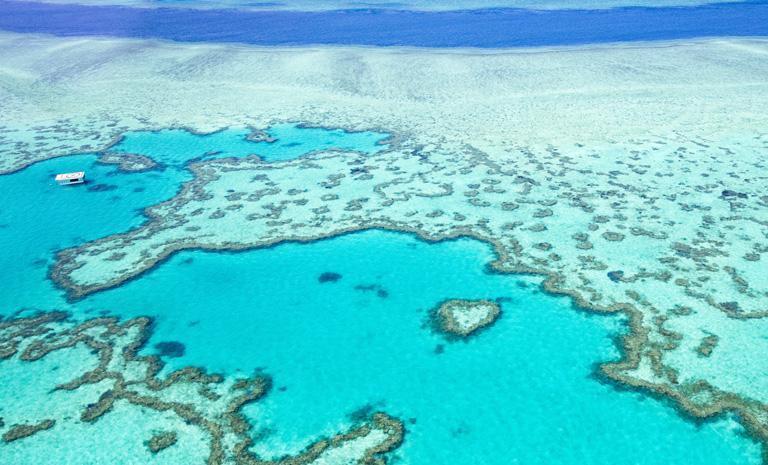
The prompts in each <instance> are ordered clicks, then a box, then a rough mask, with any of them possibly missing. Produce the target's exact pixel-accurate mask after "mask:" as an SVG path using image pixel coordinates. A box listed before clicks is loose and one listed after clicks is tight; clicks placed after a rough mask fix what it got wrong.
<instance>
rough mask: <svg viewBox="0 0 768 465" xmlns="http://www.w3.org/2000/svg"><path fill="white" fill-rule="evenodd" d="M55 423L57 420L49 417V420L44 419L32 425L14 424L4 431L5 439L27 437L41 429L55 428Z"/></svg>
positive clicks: (15, 439)
mask: <svg viewBox="0 0 768 465" xmlns="http://www.w3.org/2000/svg"><path fill="white" fill-rule="evenodd" d="M54 424H56V422H55V421H54V420H50V419H49V420H42V421H40V422H38V423H34V424H31V425H13V426H11V428H10V429H9V430H8V431H6V432H5V433H3V441H5V442H13V441H17V440H19V439H23V438H27V437H29V436H32V435H34V434H37V433H39V432H40V431H45V430H47V429H51V428H53V425H54Z"/></svg>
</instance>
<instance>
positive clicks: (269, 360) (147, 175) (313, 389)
mask: <svg viewBox="0 0 768 465" xmlns="http://www.w3.org/2000/svg"><path fill="white" fill-rule="evenodd" d="M295 131H296V130H290V131H289V132H291V134H293V135H294V136H295V135H296V134H300V133H301V132H300V130H299V132H298V133H297V132H295ZM312 131H319V130H318V129H314V130H311V131H310V132H308V133H307V134H308V136H309V139H308V140H307V141H306V144H305V145H304V148H303V150H304V151H305V152H311V151H312V150H313V149H314V148H315V147H317V146H318V144H321V145H322V141H326V140H328V138H333V137H334V136H333V134H332V133H333V132H334V131H331V130H326V131H327V132H328V134H326V136H327V137H316V136H317V135H318V134H317V133H316V132H312ZM278 132H279V131H278ZM154 134H155V135H153V136H149V135H148V133H142V134H136V133H135V134H133V135H130V134H129V135H128V137H126V138H125V139H124V142H123V143H124V144H126V146H128V147H131V148H136V147H137V146H132V145H131V144H149V145H143V146H141V147H142V149H143V150H144V149H146V152H148V153H154V154H161V153H162V154H164V155H163V157H164V158H163V159H164V160H165V161H166V162H168V161H170V160H173V163H176V165H175V166H176V168H174V167H173V166H172V165H170V164H169V165H168V167H167V168H166V169H165V170H163V171H148V172H141V173H126V172H122V171H119V170H118V169H117V168H116V167H115V166H112V165H102V164H98V163H97V162H96V155H89V154H84V155H79V156H71V157H65V158H59V159H52V160H48V161H44V162H40V163H38V164H35V165H32V166H31V167H28V168H26V169H24V170H22V171H19V172H17V173H14V174H9V175H4V176H0V189H2V191H3V192H5V193H6V196H5V197H4V202H3V204H2V208H0V224H1V225H2V227H1V228H0V247H2V248H3V250H4V251H6V253H4V254H2V255H0V257H1V258H0V260H1V261H0V266H2V267H3V269H13V270H14V273H12V274H10V275H6V276H5V279H3V280H0V301H2V302H3V304H4V311H8V309H27V312H28V311H30V310H33V309H39V310H54V309H63V310H69V311H71V312H72V313H73V315H74V316H75V317H76V318H81V319H83V318H87V317H90V316H96V315H101V314H109V315H117V316H121V317H132V316H137V315H146V314H148V315H151V316H153V317H154V318H155V319H156V324H155V326H154V333H153V336H152V338H151V340H150V341H149V342H148V344H147V345H146V347H145V349H144V350H145V352H147V353H152V352H154V351H155V350H156V349H155V347H154V346H155V344H157V343H159V342H178V343H180V344H182V345H183V348H184V350H183V356H181V357H178V358H166V359H165V360H166V362H167V363H168V366H167V368H168V369H171V368H179V367H182V366H186V365H198V366H203V367H206V368H207V369H209V370H212V371H219V372H222V373H224V374H226V375H251V374H254V373H257V372H261V373H267V374H269V375H271V376H272V377H273V380H274V389H273V390H272V391H271V392H270V394H268V395H267V397H266V398H265V399H264V400H262V401H260V402H257V403H255V404H252V405H250V406H248V407H247V409H246V413H247V415H248V417H249V418H250V419H252V420H253V422H254V424H255V425H256V428H255V429H254V437H255V439H256V442H255V446H254V450H255V451H257V452H258V453H260V454H262V455H263V456H265V457H276V456H280V455H282V454H284V453H296V452H298V451H300V450H301V449H302V448H303V447H305V446H306V445H308V444H309V443H310V442H311V441H312V440H313V439H316V438H317V437H318V436H320V435H324V434H335V433H337V432H338V431H341V430H343V429H345V428H347V427H349V426H350V425H352V424H354V422H355V418H357V416H359V415H360V414H361V412H362V413H365V412H368V411H370V410H382V409H383V410H385V411H387V412H388V413H390V414H392V415H395V416H397V417H399V418H401V419H402V420H403V421H404V422H405V423H406V427H407V431H408V433H407V439H406V442H405V443H404V444H403V445H402V446H401V447H400V448H399V449H398V450H397V451H396V453H395V455H396V456H398V457H400V458H401V459H402V460H403V462H402V463H412V464H422V465H424V464H426V465H430V464H434V465H438V464H439V465H442V464H445V463H451V464H500V465H501V464H510V463H520V464H533V463H542V462H545V463H549V464H564V465H565V464H568V465H570V464H579V465H583V464H605V463H633V464H644V465H654V464H659V465H661V464H664V465H666V464H670V463H685V464H713V463H717V464H726V463H727V464H757V463H760V450H759V446H757V445H756V444H755V443H753V442H752V441H750V440H748V439H746V438H745V437H744V436H743V430H742V428H741V427H739V426H737V425H736V424H735V423H734V422H733V421H730V420H727V419H720V420H718V421H715V422H707V423H703V424H701V425H696V424H694V423H692V422H689V421H687V420H685V419H683V418H682V417H681V416H680V415H679V414H678V413H677V412H676V411H675V410H674V409H673V408H672V407H671V406H670V405H668V404H666V403H664V402H661V401H657V400H653V399H650V398H648V397H647V396H645V395H643V394H639V393H633V392H628V391H622V390H616V389H615V388H614V387H612V386H610V385H608V384H604V383H603V382H601V381H600V380H598V379H596V378H595V377H594V373H595V364H597V363H600V362H605V361H610V360H616V359H617V358H618V357H619V356H620V353H619V351H618V349H617V347H616V345H615V343H614V338H615V337H617V336H618V335H620V334H622V333H623V331H624V330H625V327H624V325H623V320H622V319H621V318H619V317H609V316H599V315H594V314H589V313H587V312H583V311H579V310H577V309H575V308H574V307H573V305H572V303H571V301H570V300H569V299H567V298H562V297H554V296H552V295H548V294H546V293H544V292H542V291H541V289H540V287H539V283H540V278H534V277H525V276H518V277H515V276H511V275H500V274H493V273H489V272H488V270H487V269H486V264H487V263H488V262H489V261H491V260H492V258H493V255H492V252H491V250H490V248H489V247H487V246H486V245H484V244H482V243H479V242H477V241H473V240H469V239H463V240H456V241H449V242H442V243H437V244H428V243H425V242H422V241H419V240H417V239H415V238H414V237H412V236H409V235H406V234H400V233H393V232H383V231H369V232H363V233H357V234H350V235H345V236H342V237H338V238H335V239H331V240H323V241H320V242H315V243H311V244H295V243H289V244H283V245H279V246H276V247H272V248H268V249H261V250H253V251H246V252H241V253H213V252H204V251H188V252H183V253H179V254H177V255H175V256H173V257H172V258H171V259H170V260H168V261H167V262H165V263H164V264H162V265H161V266H160V267H158V268H156V269H154V270H153V271H151V272H149V273H147V274H144V275H142V276H140V277H139V278H138V279H135V280H133V281H130V282H128V283H126V284H124V285H123V286H121V287H119V288H115V289H112V290H108V291H104V292H101V293H97V294H94V295H91V296H89V297H87V298H86V299H84V300H82V301H79V302H76V303H70V302H67V301H66V300H65V298H64V296H63V293H62V292H61V291H60V290H59V289H56V288H54V287H53V286H52V285H51V283H50V281H49V280H47V278H46V270H47V267H48V266H49V265H50V263H51V258H52V256H53V254H54V252H55V251H56V250H58V249H61V248H64V247H68V246H72V245H75V244H78V243H81V242H83V241H85V240H89V239H94V238H97V237H100V236H104V235H107V234H110V233H116V232H121V231H124V230H126V229H128V228H131V227H135V226H137V225H139V224H141V223H142V222H143V221H144V217H143V216H142V209H143V208H144V207H147V206H149V205H151V204H154V203H157V202H160V201H162V200H164V199H167V198H169V197H170V196H172V195H173V193H174V192H175V190H176V189H178V187H179V186H180V184H181V183H183V182H184V181H186V180H188V179H189V177H190V175H189V174H188V172H187V171H186V170H184V169H181V168H180V167H182V166H183V163H182V160H183V158H184V157H183V156H182V154H181V153H178V152H177V153H172V150H170V148H171V147H172V146H169V145H168V144H167V143H164V141H165V142H167V139H165V137H171V138H172V140H176V138H185V137H187V138H188V137H195V138H214V139H209V140H207V142H211V140H218V139H215V138H216V137H224V135H226V134H227V133H226V132H221V133H216V134H218V136H217V135H215V134H214V135H209V136H200V135H189V133H187V134H183V133H181V132H178V131H165V132H159V133H154ZM345 134H347V133H345ZM349 134H354V133H349ZM358 137H359V136H358ZM235 139H238V138H231V139H227V141H228V142H227V143H229V144H232V142H231V141H232V140H235ZM355 140H356V141H357V143H359V144H360V145H356V144H350V145H349V146H348V147H347V148H349V149H354V150H359V151H367V150H371V149H375V148H376V145H372V142H371V139H370V138H359V140H358V139H355ZM374 140H377V139H374ZM148 141H154V142H148ZM318 141H321V142H318ZM153 143H156V144H157V146H153V145H152V144H153ZM238 143H240V142H238ZM202 145H203V146H204V148H205V149H211V147H210V146H208V145H205V143H203V144H202ZM183 146H184V145H183V144H180V145H179V147H183ZM228 147H229V148H228ZM231 147H232V146H231V145H230V146H226V145H225V146H221V147H219V148H220V149H222V150H224V151H227V150H231ZM216 148H217V147H213V149H216ZM74 169H85V170H86V171H87V173H88V178H89V179H90V182H89V183H88V184H85V185H80V186H67V187H59V186H57V185H55V184H54V183H53V180H52V175H53V174H54V173H56V172H60V171H67V170H74ZM30 205H33V206H34V208H29V206H30ZM328 272H331V273H336V274H338V275H339V276H340V278H339V279H337V280H336V281H330V282H329V281H327V280H321V279H319V277H320V275H322V274H323V273H328ZM447 298H464V299H476V298H483V299H494V300H497V301H498V302H500V303H501V306H502V310H503V315H502V317H501V318H500V320H498V321H497V322H496V323H495V324H494V325H493V326H491V327H490V328H488V329H487V330H486V331H484V332H482V333H480V334H479V335H477V336H476V337H473V338H471V339H469V340H467V341H454V342H451V341H448V340H446V339H445V338H444V337H443V336H442V335H440V334H436V333H435V332H434V331H433V330H432V329H431V325H430V323H429V318H428V315H429V311H430V309H432V308H434V307H435V306H436V305H437V304H439V302H441V301H442V300H444V299H447ZM77 354H78V352H73V354H71V355H70V356H73V357H74V356H77ZM45 363H46V364H47V365H44V366H46V367H48V368H51V367H53V366H54V365H55V367H56V368H57V370H66V366H67V363H68V362H67V360H66V359H56V358H52V359H50V360H46V362H45ZM3 370H6V371H3ZM14 370H15V371H14ZM51 370H52V369H51ZM51 370H49V371H48V372H49V374H48V375H46V376H48V377H51V376H54V377H55V376H60V375H56V373H55V371H57V370H53V371H51ZM23 373H26V372H25V371H19V367H17V366H15V365H8V364H3V363H0V378H2V379H4V381H3V383H0V384H2V387H0V399H2V398H4V397H5V396H17V394H15V393H17V392H22V391H23V392H33V393H36V395H39V396H43V397H44V396H46V394H45V393H37V391H29V390H26V389H25V387H24V384H25V383H30V382H32V383H34V379H32V380H30V379H29V377H28V376H27V377H25V376H24V375H23ZM18 404H19V403H18V402H9V403H5V402H0V417H1V416H3V414H4V409H9V408H14V407H16V406H18ZM40 405H44V406H45V408H48V409H51V411H56V410H57V409H59V408H61V406H57V405H46V404H45V403H44V402H43V403H41V404H40ZM111 415H114V417H112V418H110V416H111ZM96 425H99V426H98V428H102V429H101V430H100V431H110V430H109V428H112V431H114V430H119V431H120V437H121V438H131V437H134V438H135V437H146V436H147V435H148V434H149V433H148V432H147V431H146V429H147V427H146V425H145V418H144V417H143V416H141V415H138V414H131V413H130V412H129V411H124V410H122V409H118V411H117V412H113V413H110V414H107V415H106V416H105V418H104V419H103V420H101V421H100V422H97V423H96ZM104 428H106V430H105V429H104ZM56 431H57V430H56V429H54V430H53V431H52V432H51V433H50V434H51V435H52V436H50V435H39V436H36V437H35V438H31V439H29V440H28V441H29V442H27V443H25V446H24V447H14V448H12V449H11V452H9V455H6V457H10V458H11V462H10V463H14V464H15V465H22V464H39V463H46V462H45V460H44V459H45V457H51V456H56V457H59V458H62V459H69V460H80V459H79V457H83V455H82V454H84V453H87V454H88V455H87V456H88V457H89V459H88V460H90V461H91V463H99V462H100V461H101V463H103V461H104V460H111V459H114V456H112V455H110V454H114V453H115V451H116V450H117V451H118V452H119V450H120V449H119V448H117V449H116V448H115V447H106V445H107V444H108V442H105V441H103V440H100V441H101V442H99V441H96V442H94V441H95V439H94V437H93V435H91V434H82V432H80V433H79V434H75V435H66V432H56ZM103 434H107V433H102V435H103ZM57 435H64V436H57ZM102 435H98V436H97V437H102ZM40 438H43V439H40ZM102 439H103V437H102ZM121 441H122V440H121ZM99 444H100V445H99ZM3 447H6V446H0V456H2V455H3ZM126 447H128V446H127V445H126ZM177 449H178V448H177ZM164 457H166V459H167V460H169V461H167V462H164V463H170V464H176V463H178V464H179V465H181V464H184V463H188V462H186V461H188V460H189V457H187V456H185V455H184V454H183V453H178V454H177V455H167V456H164Z"/></svg>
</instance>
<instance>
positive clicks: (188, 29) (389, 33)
mask: <svg viewBox="0 0 768 465" xmlns="http://www.w3.org/2000/svg"><path fill="white" fill-rule="evenodd" d="M0 30H5V31H11V32H22V33H42V34H53V35H58V36H105V37H132V38H144V39H166V40H174V41H182V42H239V43H246V44H254V45H311V44H335V45H376V46H413V47H481V48H501V47H532V46H557V45H583V44H595V43H611V42H625V43H626V42H635V41H659V40H675V39H692V38H701V37H722V36H738V37H751V36H765V35H768V2H765V1H756V2H749V3H719V4H706V5H696V6H673V7H655V8H651V7H620V8H610V9H600V10H587V9H582V10H544V11H535V10H525V9H510V8H495V9H480V10H460V11H415V10H386V9H356V10H328V11H310V12H306V11H282V10H259V11H251V10H238V9H204V10H196V9H184V8H132V7H126V6H92V5H75V4H72V5H64V4H48V3H36V2H23V1H20V2H17V1H9V0H0Z"/></svg>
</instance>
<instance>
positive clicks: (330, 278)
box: [317, 271, 341, 283]
mask: <svg viewBox="0 0 768 465" xmlns="http://www.w3.org/2000/svg"><path fill="white" fill-rule="evenodd" d="M340 279H341V275H340V274H339V273H334V272H333V271H326V272H324V273H322V274H320V276H318V277H317V281H318V282H319V283H335V282H337V281H338V280H340Z"/></svg>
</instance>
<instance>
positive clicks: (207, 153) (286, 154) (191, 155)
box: [110, 123, 387, 166]
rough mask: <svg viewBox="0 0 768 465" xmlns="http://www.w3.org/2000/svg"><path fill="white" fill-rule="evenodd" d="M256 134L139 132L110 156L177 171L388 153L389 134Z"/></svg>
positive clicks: (301, 130)
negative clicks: (206, 163)
mask: <svg viewBox="0 0 768 465" xmlns="http://www.w3.org/2000/svg"><path fill="white" fill-rule="evenodd" d="M252 134H254V132H253V130H251V129H247V128H226V129H223V130H221V131H217V132H214V133H210V134H195V133H193V132H190V131H188V130H185V129H163V130H160V131H136V132H129V133H126V134H124V135H123V138H122V140H120V142H119V143H118V144H116V145H115V146H113V147H111V148H110V152H115V153H135V154H141V155H145V156H148V157H150V158H152V159H153V160H154V161H156V162H157V163H161V164H163V165H172V166H181V165H183V164H185V163H187V162H189V161H191V160H210V159H216V158H242V157H247V156H249V155H257V156H259V157H260V158H261V159H262V160H264V161H266V162H276V161H286V160H293V159H295V158H298V157H300V156H303V155H306V154H307V153H311V152H314V151H318V150H330V149H338V150H354V151H358V152H364V153H375V152H377V151H379V150H381V149H383V148H384V147H385V145H383V144H382V142H383V141H384V140H385V139H386V138H387V135H386V134H382V133H377V132H372V131H361V132H347V131H344V130H341V129H326V128H312V127H306V126H301V125H297V124H288V123H283V124H276V125H273V126H270V127H269V128H268V129H266V130H265V131H264V132H263V134H261V138H260V139H256V140H253V139H249V136H250V135H252ZM257 137H258V136H257Z"/></svg>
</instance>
